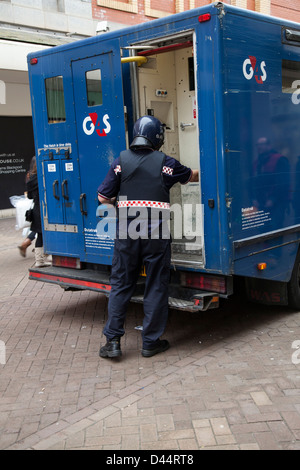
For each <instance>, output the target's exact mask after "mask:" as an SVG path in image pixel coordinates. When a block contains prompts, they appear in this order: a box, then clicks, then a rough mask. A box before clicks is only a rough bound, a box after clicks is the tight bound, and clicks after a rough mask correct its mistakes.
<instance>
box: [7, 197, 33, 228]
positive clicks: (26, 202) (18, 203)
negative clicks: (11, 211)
mask: <svg viewBox="0 0 300 470" xmlns="http://www.w3.org/2000/svg"><path fill="white" fill-rule="evenodd" d="M9 200H10V203H11V204H12V205H13V206H14V207H15V208H16V230H20V229H23V228H26V227H30V225H31V222H27V220H25V212H26V211H27V210H28V209H31V208H32V207H33V200H32V199H28V198H27V197H26V196H11V197H10V198H9Z"/></svg>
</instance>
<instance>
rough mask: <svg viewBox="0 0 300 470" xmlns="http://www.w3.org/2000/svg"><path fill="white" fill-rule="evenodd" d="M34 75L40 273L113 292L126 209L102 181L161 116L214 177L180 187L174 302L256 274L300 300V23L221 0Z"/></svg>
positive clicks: (186, 154)
mask: <svg viewBox="0 0 300 470" xmlns="http://www.w3.org/2000/svg"><path fill="white" fill-rule="evenodd" d="M28 70H29V78H30V89H31V100H32V112H33V125H34V135H35V147H36V157H37V163H38V179H39V190H40V201H41V214H42V226H43V237H44V247H45V251H46V253H48V254H51V255H52V266H50V267H44V268H39V269H38V268H34V267H33V268H31V269H30V274H29V275H30V279H34V280H39V281H43V282H50V283H56V284H59V285H61V286H62V287H64V288H65V289H93V290H96V291H99V292H104V293H105V294H107V295H109V291H110V284H109V275H110V268H111V262H112V256H113V249H114V230H113V228H114V226H115V223H116V218H115V214H114V210H112V208H109V207H108V206H107V207H106V206H101V205H99V204H98V199H97V188H98V186H99V185H100V183H101V182H102V181H103V179H104V177H105V176H106V173H107V171H108V169H109V167H110V165H111V163H112V162H113V160H114V159H115V158H116V157H118V156H119V154H120V152H121V151H122V150H124V149H125V148H128V146H129V144H130V142H131V139H132V129H133V124H134V122H135V121H136V119H138V118H139V117H140V116H144V115H151V116H155V117H157V118H158V119H160V120H161V121H162V122H163V124H164V125H165V144H164V146H163V148H162V150H163V152H164V153H165V154H167V155H170V156H172V157H174V158H176V159H177V160H179V161H180V162H181V163H182V164H184V165H186V166H188V167H190V168H196V169H199V175H200V177H199V182H197V183H188V184H186V185H183V186H181V185H178V186H177V185H175V186H174V187H173V188H172V191H171V223H170V227H171V228H170V229H171V233H172V238H173V243H172V269H171V273H170V297H169V304H170V307H172V308H178V309H181V310H189V311H197V310H206V309H208V308H215V307H217V306H218V305H219V299H220V298H227V297H229V296H230V295H232V294H233V293H234V289H235V285H236V284H238V285H239V286H240V285H241V282H240V281H242V282H243V284H244V285H245V287H246V289H245V292H246V293H247V295H248V297H249V298H250V299H251V300H253V301H255V302H262V303H269V304H277V305H290V306H291V307H293V308H300V252H299V242H300V24H296V23H292V22H288V21H286V20H282V19H279V18H273V17H270V16H264V15H261V14H258V13H254V12H251V11H248V10H244V9H239V8H235V7H232V6H230V5H225V4H223V3H221V2H216V3H213V4H210V5H207V6H205V7H201V8H198V9H192V10H190V11H187V12H185V13H180V14H176V15H173V16H169V17H166V18H162V19H158V20H154V21H151V22H147V23H143V24H139V25H136V26H132V27H128V28H126V29H122V30H118V31H114V32H108V33H104V34H101V35H98V36H95V37H91V38H88V39H85V40H81V41H77V42H74V43H71V44H67V45H63V46H58V47H53V48H49V49H47V50H43V51H41V52H39V53H34V54H29V56H28ZM172 214H173V215H174V217H173V215H172ZM175 219H176V220H175ZM145 275H147V273H144V272H142V271H141V276H140V280H139V282H138V285H137V291H136V293H135V295H134V297H133V299H132V300H133V301H136V302H141V301H142V300H143V285H144V279H145ZM236 281H237V282H236Z"/></svg>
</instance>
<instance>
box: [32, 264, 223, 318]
mask: <svg viewBox="0 0 300 470" xmlns="http://www.w3.org/2000/svg"><path fill="white" fill-rule="evenodd" d="M29 279H31V280H34V281H41V282H47V283H50V284H57V285H60V286H61V287H62V288H63V289H65V290H93V291H96V292H102V293H104V294H106V295H109V292H110V290H111V286H110V283H109V272H101V271H95V270H93V269H82V270H77V269H70V268H62V267H55V266H49V267H47V268H46V267H45V268H30V269H29ZM144 283H145V279H144V278H140V280H139V281H138V283H137V287H136V291H135V293H134V296H133V297H132V299H131V300H132V302H137V303H142V302H143V287H144ZM171 290H172V294H171V295H170V297H169V307H170V308H173V309H177V310H184V311H188V312H197V311H205V310H208V309H211V308H218V307H219V295H218V294H216V293H214V292H204V291H197V293H195V292H194V293H193V295H190V296H189V298H188V299H184V298H177V297H174V296H173V295H174V286H173V288H172V289H171ZM179 290H180V289H175V292H176V291H177V295H178V292H179ZM182 291H185V292H186V289H182Z"/></svg>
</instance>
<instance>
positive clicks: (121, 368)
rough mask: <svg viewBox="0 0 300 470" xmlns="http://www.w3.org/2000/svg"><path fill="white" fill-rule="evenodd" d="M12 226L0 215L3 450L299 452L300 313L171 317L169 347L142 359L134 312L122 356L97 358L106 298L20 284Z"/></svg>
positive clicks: (243, 310)
mask: <svg viewBox="0 0 300 470" xmlns="http://www.w3.org/2000/svg"><path fill="white" fill-rule="evenodd" d="M14 226H15V220H14V219H0V341H1V342H0V346H2V355H1V350H0V362H2V363H0V397H1V400H0V429H1V431H0V449H1V450H29V449H30V450H82V449H85V450H105V451H107V452H115V451H120V450H121V451H125V450H127V451H147V450H148V451H152V452H153V451H160V450H161V451H180V454H188V452H192V451H198V450H202V449H205V450H223V449H225V450H227V449H228V450H299V449H300V394H299V392H300V351H297V349H296V347H297V346H298V347H299V346H300V312H298V311H292V310H289V309H288V308H283V307H281V308H275V307H266V306H261V305H255V304H250V303H247V302H246V300H245V299H244V298H243V297H242V296H240V297H234V298H232V299H230V300H227V301H225V302H222V303H221V307H220V308H219V309H218V310H211V311H208V312H204V313H200V314H199V313H197V314H196V313H186V312H180V311H175V310H170V314H169V321H168V325H167V329H166V332H165V335H164V338H166V339H168V340H169V341H170V343H171V347H170V349H169V350H168V351H166V352H165V353H162V354H158V355H156V356H153V357H152V358H144V357H142V356H141V346H142V344H141V336H140V331H139V330H138V329H136V327H138V326H140V325H141V324H142V318H143V310H142V306H140V305H135V304H132V305H131V306H130V308H129V311H128V316H127V320H126V334H125V336H124V337H123V338H122V343H121V344H122V350H123V356H122V358H118V359H112V360H111V359H102V358H100V357H99V356H98V352H99V346H100V343H101V344H103V343H104V342H105V338H104V337H103V335H102V328H103V326H104V323H105V321H106V318H107V299H106V297H105V296H104V295H102V294H98V293H95V292H89V291H80V292H65V291H64V290H63V289H61V288H60V287H59V286H55V285H48V284H44V283H41V282H36V281H30V280H28V268H29V267H30V266H32V265H33V264H34V253H32V250H31V247H30V248H29V250H28V255H27V257H26V258H22V257H21V256H20V255H19V252H18V249H17V245H18V244H19V243H20V242H21V241H22V234H21V232H18V231H16V230H15V227H14ZM4 353H5V358H4V357H3V356H4ZM3 362H4V363H3ZM132 454H134V452H132ZM112 455H115V454H112Z"/></svg>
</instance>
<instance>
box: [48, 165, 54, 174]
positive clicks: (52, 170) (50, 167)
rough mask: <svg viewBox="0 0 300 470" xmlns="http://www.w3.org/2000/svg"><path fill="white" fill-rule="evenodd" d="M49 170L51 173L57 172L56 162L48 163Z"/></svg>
mask: <svg viewBox="0 0 300 470" xmlns="http://www.w3.org/2000/svg"><path fill="white" fill-rule="evenodd" d="M48 171H49V173H55V172H56V164H55V163H48Z"/></svg>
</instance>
